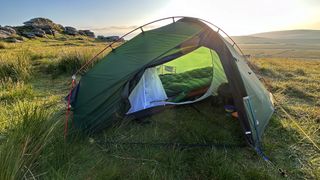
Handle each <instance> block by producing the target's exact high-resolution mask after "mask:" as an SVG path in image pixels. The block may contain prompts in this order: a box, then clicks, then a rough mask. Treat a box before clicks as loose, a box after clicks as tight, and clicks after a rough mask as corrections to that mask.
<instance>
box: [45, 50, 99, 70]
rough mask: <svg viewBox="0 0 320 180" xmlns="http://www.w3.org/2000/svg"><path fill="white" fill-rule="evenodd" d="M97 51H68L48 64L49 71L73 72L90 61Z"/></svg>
mask: <svg viewBox="0 0 320 180" xmlns="http://www.w3.org/2000/svg"><path fill="white" fill-rule="evenodd" d="M95 53H96V51H83V52H79V51H66V52H63V53H62V54H61V55H59V58H58V60H57V62H56V63H55V64H53V63H51V64H49V66H47V72H54V73H55V74H73V73H75V72H76V71H77V70H78V69H79V68H80V67H81V66H82V65H84V64H85V63H86V62H87V61H89V60H90V59H91V58H92V57H93V56H94V55H95Z"/></svg>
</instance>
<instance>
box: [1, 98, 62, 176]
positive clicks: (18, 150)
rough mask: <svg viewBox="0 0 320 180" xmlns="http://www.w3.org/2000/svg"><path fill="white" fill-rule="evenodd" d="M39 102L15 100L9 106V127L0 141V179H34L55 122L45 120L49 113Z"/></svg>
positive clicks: (50, 139)
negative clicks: (15, 102) (16, 101)
mask: <svg viewBox="0 0 320 180" xmlns="http://www.w3.org/2000/svg"><path fill="white" fill-rule="evenodd" d="M46 109H47V108H46V107H45V105H44V104H41V103H29V102H21V101H20V102H19V103H17V104H16V105H14V106H12V108H11V110H10V114H11V116H7V117H0V118H7V121H9V122H10V123H9V126H8V128H7V130H6V131H3V132H2V134H3V135H2V141H0V162H1V163H0V172H1V173H0V179H37V178H39V177H40V176H42V175H44V174H45V173H46V172H39V169H40V167H39V161H40V158H41V154H42V153H43V150H44V149H45V147H46V146H48V145H49V144H50V142H52V140H53V138H54V137H55V136H53V133H54V131H55V129H56V128H57V127H58V125H59V121H53V120H49V118H50V116H51V115H52V113H51V112H50V111H48V110H46Z"/></svg>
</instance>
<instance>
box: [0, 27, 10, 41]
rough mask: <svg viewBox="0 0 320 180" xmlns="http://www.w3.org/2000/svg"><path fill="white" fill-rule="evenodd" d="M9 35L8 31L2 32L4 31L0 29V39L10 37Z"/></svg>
mask: <svg viewBox="0 0 320 180" xmlns="http://www.w3.org/2000/svg"><path fill="white" fill-rule="evenodd" d="M10 36H11V34H10V33H9V32H8V31H4V30H1V29H0V38H1V39H2V38H7V37H10Z"/></svg>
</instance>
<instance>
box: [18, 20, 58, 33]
mask: <svg viewBox="0 0 320 180" xmlns="http://www.w3.org/2000/svg"><path fill="white" fill-rule="evenodd" d="M23 24H24V25H25V26H29V27H33V28H39V29H42V30H44V31H45V30H48V29H50V30H51V31H52V30H55V31H59V32H62V31H63V28H62V27H61V25H59V24H56V23H54V22H53V21H51V20H50V19H47V18H33V19H31V20H29V21H26V22H24V23H23Z"/></svg>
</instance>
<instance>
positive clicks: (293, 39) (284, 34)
mask: <svg viewBox="0 0 320 180" xmlns="http://www.w3.org/2000/svg"><path fill="white" fill-rule="evenodd" d="M232 38H233V39H234V40H235V41H236V42H237V43H239V44H317V45H318V44H320V30H288V31H272V32H263V33H257V34H251V35H247V36H233V37H232Z"/></svg>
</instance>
